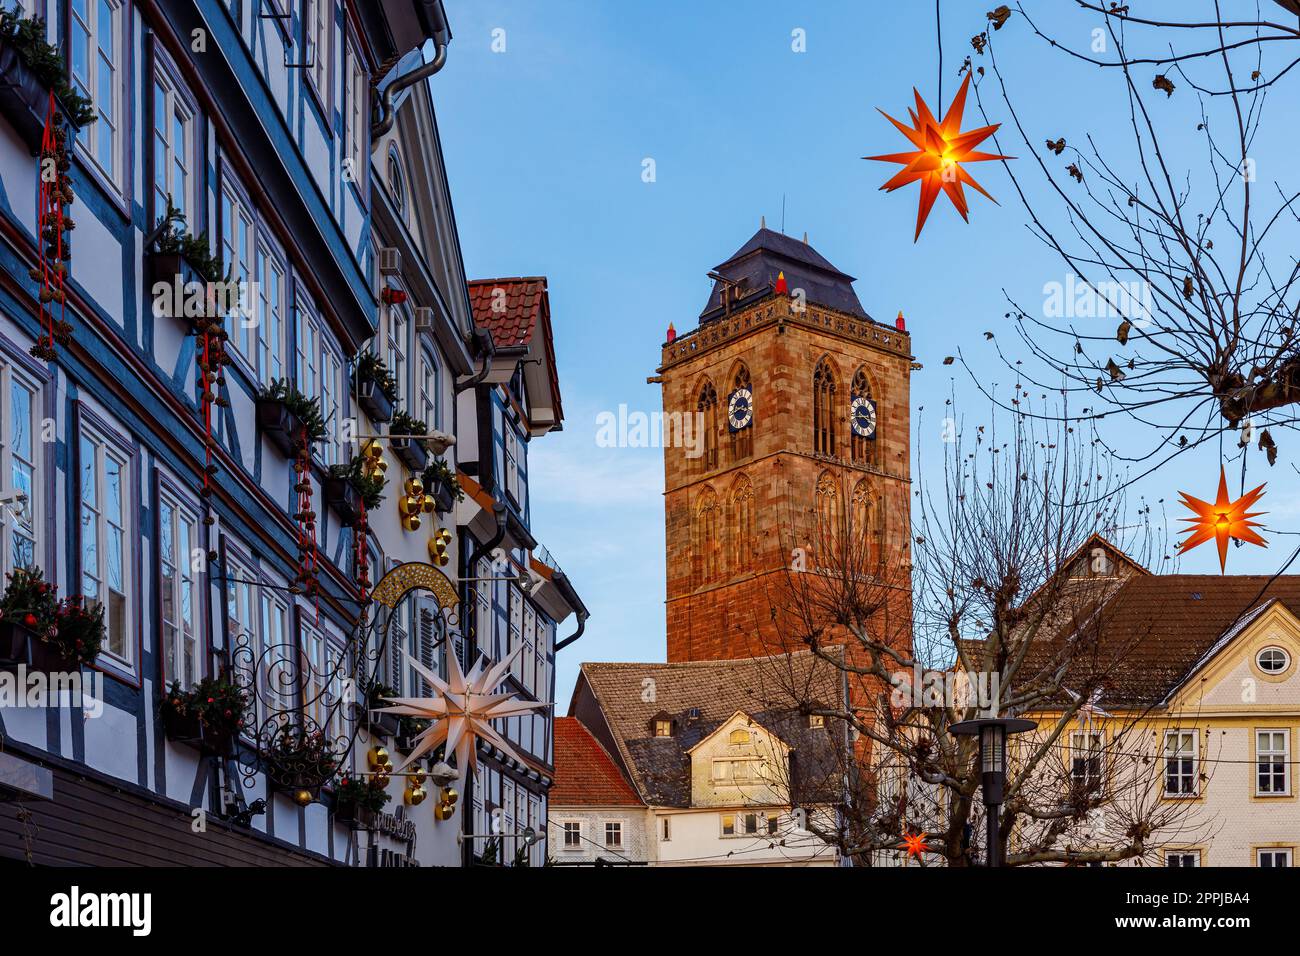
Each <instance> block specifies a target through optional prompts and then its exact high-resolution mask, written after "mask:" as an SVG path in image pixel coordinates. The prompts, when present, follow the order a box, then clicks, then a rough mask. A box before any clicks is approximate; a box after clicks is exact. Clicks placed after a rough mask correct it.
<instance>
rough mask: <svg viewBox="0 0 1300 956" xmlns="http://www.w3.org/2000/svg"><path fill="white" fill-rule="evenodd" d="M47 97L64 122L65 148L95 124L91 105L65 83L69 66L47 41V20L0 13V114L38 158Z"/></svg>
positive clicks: (8, 11) (15, 11) (13, 11)
mask: <svg viewBox="0 0 1300 956" xmlns="http://www.w3.org/2000/svg"><path fill="white" fill-rule="evenodd" d="M50 93H53V94H54V97H55V100H56V102H57V104H58V107H59V110H60V112H61V113H62V115H63V117H64V118H65V119H66V120H67V121H68V122H67V124H66V136H67V140H66V142H67V145H68V146H69V147H71V145H72V141H73V139H74V137H75V136H76V132H77V129H78V128H79V127H82V126H85V125H87V124H88V123H93V122H94V121H95V118H96V117H95V110H94V105H93V104H92V103H91V102H90V100H88V99H86V97H84V96H82V95H81V94H79V93H77V92H76V91H75V90H74V89H73V88H72V86H71V84H70V83H69V82H68V65H67V62H66V61H65V60H64V59H63V57H62V55H60V53H59V50H58V47H56V46H54V45H53V44H51V43H49V42H48V41H47V40H46V25H45V20H44V19H42V18H41V17H24V16H23V15H22V11H21V10H20V9H19V8H18V7H16V6H15V7H13V8H11V9H2V8H0V113H3V114H4V115H5V117H7V118H8V120H9V122H10V123H11V124H12V125H13V127H14V129H15V130H17V131H18V135H19V136H20V137H22V140H23V142H24V143H25V144H26V145H27V148H28V150H30V151H31V154H32V155H33V156H36V155H38V154H39V153H40V150H41V141H42V139H43V138H44V135H45V117H46V113H47V112H48V110H49V103H50Z"/></svg>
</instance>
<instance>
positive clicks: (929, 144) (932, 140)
mask: <svg viewBox="0 0 1300 956" xmlns="http://www.w3.org/2000/svg"><path fill="white" fill-rule="evenodd" d="M969 87H970V73H967V74H966V78H965V79H964V80H962V83H961V89H959V90H958V91H957V95H956V96H955V97H953V101H952V105H951V106H949V107H948V113H947V115H945V116H944V118H943V122H940V121H939V120H937V119H935V118H934V115H933V114H932V113H931V112H930V110H929V108H928V107H927V106H926V105H925V101H924V100H922V99H921V94H920V92H919V91H918V90H917V89H916V88H915V87H913V89H912V93H913V94H914V95H915V96H916V109H915V110H911V109H909V110H908V111H907V112H908V114H909V115H910V116H911V117H912V125H911V126H904V125H903V124H902V123H900V122H899V121H898V120H896V119H894V118H893V117H892V116H890V115H889V114H888V113H886V112H885V111H884V110H880V111H879V112H880V115H882V116H883V117H885V119H887V120H889V122H891V123H893V124H894V126H896V127H897V128H898V131H899V132H900V133H902V134H903V135H904V136H906V137H907V138H908V140H910V141H911V143H912V145H913V146H915V147H916V149H915V150H914V151H913V152H910V153H888V154H886V155H884V156H863V157H862V158H863V159H872V160H879V161H880V162H884V163H899V164H901V165H902V167H903V168H902V170H900V171H899V172H898V173H897V174H896V175H895V176H894V177H893V178H892V179H890V180H889V181H888V182H887V183H885V184H884V185H883V186H881V187H880V188H881V189H884V190H886V191H888V192H893V191H894V190H895V189H898V188H900V187H902V186H906V185H908V184H909V183H914V182H919V183H920V184H921V205H920V207H919V208H918V209H917V214H916V235H915V236H914V237H913V238H912V241H913V242H915V241H916V240H917V239H920V238H921V228H922V227H923V226H924V225H925V220H926V218H927V217H928V216H929V215H930V210H931V209H932V208H934V202H935V200H936V199H938V198H939V193H940V191H942V192H945V193H947V194H948V198H949V199H950V200H952V204H953V205H954V206H955V207H956V208H957V211H958V212H959V213H961V217H962V219H964V220H966V221H967V222H969V221H970V217H969V215H968V213H969V212H970V208H969V206H968V205H967V203H966V193H965V191H964V190H963V189H962V183H965V184H966V185H967V186H970V187H971V188H972V189H974V190H975V191H976V192H978V193H980V194H981V195H984V196H987V197H988V198H989V199H993V197H992V196H989V194H988V193H987V192H986V191H985V190H984V188H983V187H982V186H980V184H979V183H977V182H976V181H975V180H974V178H973V177H972V176H971V174H970V173H968V172H966V170H965V168H963V166H962V163H982V162H987V161H988V160H991V159H1015V157H1014V156H1002V155H999V154H997V153H981V152H977V151H976V150H975V147H976V146H978V145H979V144H980V143H982V142H984V140H986V139H988V138H989V137H990V136H992V135H993V134H994V133H995V132H997V129H998V126H1000V125H1001V124H1000V123H995V124H994V125H992V126H981V127H980V128H979V129H974V130H970V131H968V132H965V133H963V132H962V131H961V115H962V112H963V111H964V110H965V109H966V91H967V89H968V88H969ZM993 202H995V203H996V202H997V200H996V199H993Z"/></svg>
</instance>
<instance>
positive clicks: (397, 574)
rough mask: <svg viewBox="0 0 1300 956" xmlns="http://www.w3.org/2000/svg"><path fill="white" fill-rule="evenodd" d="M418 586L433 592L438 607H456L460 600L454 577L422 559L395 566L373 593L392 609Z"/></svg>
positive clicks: (381, 602) (380, 601)
mask: <svg viewBox="0 0 1300 956" xmlns="http://www.w3.org/2000/svg"><path fill="white" fill-rule="evenodd" d="M418 589H422V590H425V591H428V592H429V593H430V594H432V595H433V596H434V598H435V599H437V601H438V606H439V607H442V608H447V607H454V606H455V605H457V604H459V603H460V598H459V597H457V596H456V586H455V585H454V584H452V583H451V579H450V578H448V577H447V575H445V574H443V573H442V572H441V571H439V570H438V569H437V568H435V567H434V566H433V565H431V564H425V563H424V562H422V561H408V562H407V563H405V564H399V565H398V566H397V567H395V568H393V570H391V571H389V572H388V573H387V574H385V575H384V577H383V579H382V580H381V581H380V582H379V583H378V584H376V585H375V590H374V591H373V592H371V595H370V596H371V597H372V598H373V599H374V600H375V601H376V602H378V603H379V604H382V605H383V606H384V607H386V608H389V609H390V610H391V609H392V608H395V607H397V602H398V601H400V600H401V599H402V598H404V597H406V595H408V594H410V593H411V592H412V591H415V590H418Z"/></svg>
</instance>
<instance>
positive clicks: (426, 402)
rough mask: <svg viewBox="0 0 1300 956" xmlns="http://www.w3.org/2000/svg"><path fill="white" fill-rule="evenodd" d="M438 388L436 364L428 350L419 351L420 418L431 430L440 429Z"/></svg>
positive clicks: (438, 377) (439, 380)
mask: <svg viewBox="0 0 1300 956" xmlns="http://www.w3.org/2000/svg"><path fill="white" fill-rule="evenodd" d="M439 388H441V377H440V375H439V370H438V362H437V360H436V359H434V358H433V357H432V356H431V355H430V354H429V351H428V349H421V350H420V378H419V391H420V396H419V397H420V416H419V417H420V418H421V419H423V420H424V422H425V424H427V425H428V426H429V428H431V429H437V428H440V427H441V425H442V423H441V422H440V421H439V419H440V417H441V415H440V410H439V406H440V405H441V403H440V402H439V401H438V398H439V395H440V393H439Z"/></svg>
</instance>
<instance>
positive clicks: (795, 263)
mask: <svg viewBox="0 0 1300 956" xmlns="http://www.w3.org/2000/svg"><path fill="white" fill-rule="evenodd" d="M714 271H715V272H717V273H718V274H719V275H722V276H725V277H726V278H727V279H730V280H731V281H733V282H739V283H740V284H741V285H740V299H739V300H738V301H737V302H735V303H733V305H732V308H733V309H735V308H738V307H742V306H745V305H748V304H750V303H751V302H756V301H758V300H759V299H761V298H763V297H765V296H767V295H769V294H771V292H772V287H773V286H774V285H775V283H776V277H777V276H778V275H779V274H780V273H782V272H784V273H785V281H786V283H787V285H788V286H789V288H790V289H791V290H792V291H793V290H795V289H803V291H804V294H805V296H806V297H807V302H808V303H809V304H812V305H821V306H826V307H827V308H831V309H838V310H839V311H841V312H847V313H849V314H851V315H860V316H862V317H864V318H870V316H868V315H867V313H866V311H865V310H864V309H863V308H862V303H861V302H859V301H858V294H857V293H856V292H854V291H853V276H851V275H848V274H847V273H844V272H841V271H840V270H839V269H837V268H835V266H833V265H831V263H830V262H829V261H828V260H827V259H826V257H825V256H823V255H822V254H821V253H819V252H818V251H817V250H816V249H814V248H813V247H812V246H810V245H809V244H808V243H806V242H801V241H800V240H798V239H792V238H791V237H789V236H787V235H785V234H783V233H779V232H774V231H773V230H771V229H768V228H766V227H764V228H760V229H759V230H758V232H756V233H754V235H753V236H751V237H750V239H749V241H748V242H746V243H745V244H744V245H743V246H741V247H740V248H739V249H737V250H736V252H735V253H734V254H733V255H732V256H731V258H729V259H727V261H726V262H723V263H721V264H719V265H718V266H717V267H715V269H714ZM723 314H725V309H724V308H723V301H722V283H721V282H714V283H713V291H712V292H711V293H710V294H709V301H708V303H707V304H706V305H705V306H704V311H702V312H701V313H700V321H701V322H707V321H709V320H711V319H716V318H718V317H719V316H721V315H723Z"/></svg>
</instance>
